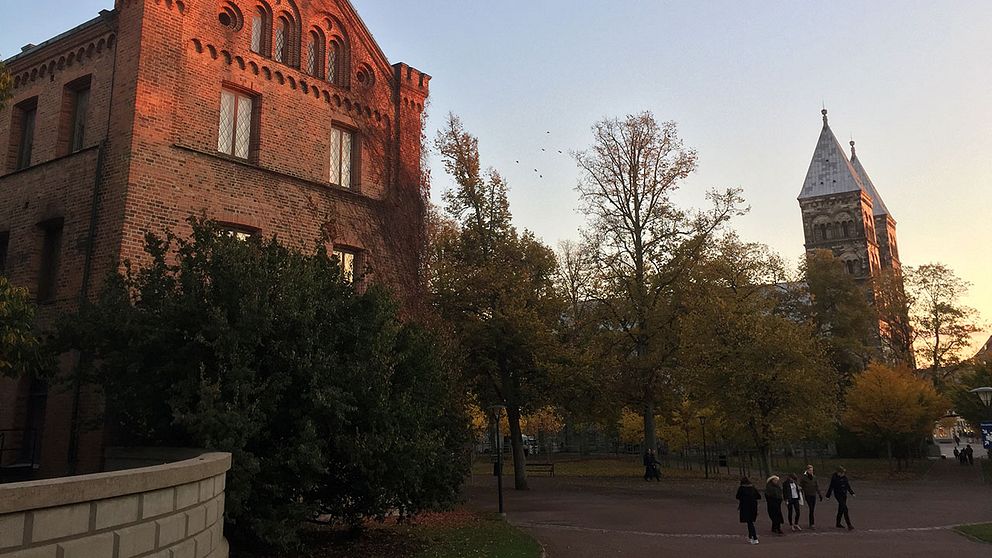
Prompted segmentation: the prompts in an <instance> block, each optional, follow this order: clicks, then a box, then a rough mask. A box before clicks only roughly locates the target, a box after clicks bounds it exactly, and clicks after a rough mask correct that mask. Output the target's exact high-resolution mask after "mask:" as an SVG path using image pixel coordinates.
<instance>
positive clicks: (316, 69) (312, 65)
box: [306, 29, 324, 78]
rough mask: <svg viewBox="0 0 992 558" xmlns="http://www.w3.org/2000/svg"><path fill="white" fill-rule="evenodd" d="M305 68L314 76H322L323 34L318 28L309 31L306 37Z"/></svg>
mask: <svg viewBox="0 0 992 558" xmlns="http://www.w3.org/2000/svg"><path fill="white" fill-rule="evenodd" d="M306 70H307V73H308V74H310V75H312V76H313V77H315V78H323V77H324V34H323V33H321V32H320V30H319V29H314V30H312V31H310V35H309V38H308V39H307V66H306Z"/></svg>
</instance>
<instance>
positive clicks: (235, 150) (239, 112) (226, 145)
mask: <svg viewBox="0 0 992 558" xmlns="http://www.w3.org/2000/svg"><path fill="white" fill-rule="evenodd" d="M254 104H255V99H253V98H252V97H251V96H249V95H246V94H244V93H240V92H237V91H232V90H230V89H223V90H221V94H220V123H219V126H218V133H217V150H218V151H220V152H221V153H226V154H228V155H233V156H234V157H239V158H241V159H247V158H248V155H249V153H250V152H251V136H252V120H253V118H254V114H255V110H254V108H255V107H254Z"/></svg>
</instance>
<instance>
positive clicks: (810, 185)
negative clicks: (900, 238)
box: [799, 109, 900, 281]
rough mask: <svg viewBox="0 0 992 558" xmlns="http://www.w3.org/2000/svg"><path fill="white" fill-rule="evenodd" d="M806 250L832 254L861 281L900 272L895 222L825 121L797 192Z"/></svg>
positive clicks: (825, 113)
mask: <svg viewBox="0 0 992 558" xmlns="http://www.w3.org/2000/svg"><path fill="white" fill-rule="evenodd" d="M799 207H800V208H801V209H802V215H803V231H804V233H805V239H806V243H805V246H806V250H807V251H811V250H830V251H832V252H833V254H834V256H836V257H837V258H838V259H839V260H840V261H842V262H843V263H844V266H845V267H846V268H847V272H848V273H850V274H851V275H853V276H854V277H855V278H857V279H859V280H862V281H863V280H866V279H869V278H872V277H876V276H878V275H879V274H880V273H881V272H882V270H884V269H894V270H896V271H898V270H899V269H900V264H899V254H898V249H897V245H896V222H895V219H893V218H892V216H891V215H890V214H889V210H888V209H887V208H886V207H885V203H884V202H883V201H882V197H881V196H880V195H879V193H878V190H876V189H875V185H874V184H873V183H872V182H871V179H870V178H869V177H868V173H867V172H866V171H865V169H864V166H862V164H861V161H860V160H859V159H858V157H857V154H856V152H855V149H854V142H853V141H852V142H851V158H850V159H848V158H847V154H846V153H845V152H844V149H843V148H842V147H841V145H840V143H839V142H838V141H837V138H836V137H835V136H834V133H833V131H831V129H830V125H829V124H828V123H827V110H826V109H823V129H822V130H821V131H820V138H819V140H818V141H817V142H816V149H815V150H814V151H813V160H812V161H811V162H810V165H809V170H808V171H807V172H806V180H805V182H803V189H802V191H801V192H800V193H799Z"/></svg>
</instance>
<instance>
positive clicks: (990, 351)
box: [974, 337, 992, 362]
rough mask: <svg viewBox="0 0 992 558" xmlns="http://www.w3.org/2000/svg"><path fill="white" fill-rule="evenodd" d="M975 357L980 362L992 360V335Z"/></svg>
mask: <svg viewBox="0 0 992 558" xmlns="http://www.w3.org/2000/svg"><path fill="white" fill-rule="evenodd" d="M974 358H975V360H976V361H978V362H992V337H989V339H988V341H986V342H985V344H984V345H982V348H980V349H978V352H977V353H975V357H974Z"/></svg>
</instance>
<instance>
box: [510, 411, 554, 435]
mask: <svg viewBox="0 0 992 558" xmlns="http://www.w3.org/2000/svg"><path fill="white" fill-rule="evenodd" d="M563 426H564V422H563V421H562V420H561V417H560V416H558V413H557V411H555V409H554V408H553V407H542V408H540V409H538V410H537V411H535V412H533V413H531V414H529V415H526V416H523V417H521V418H520V430H521V431H522V432H523V433H524V434H527V435H528V436H537V435H538V433H543V434H545V435H555V434H557V433H558V432H560V431H561V429H562V427H563Z"/></svg>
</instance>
